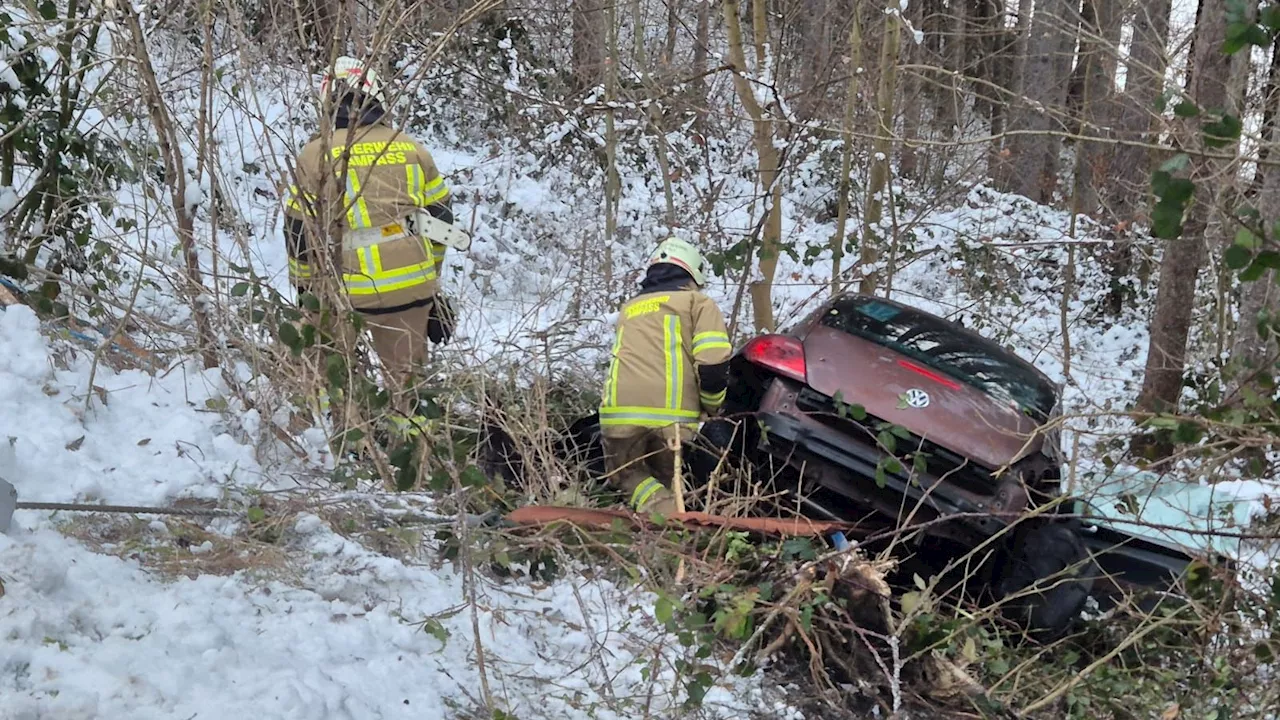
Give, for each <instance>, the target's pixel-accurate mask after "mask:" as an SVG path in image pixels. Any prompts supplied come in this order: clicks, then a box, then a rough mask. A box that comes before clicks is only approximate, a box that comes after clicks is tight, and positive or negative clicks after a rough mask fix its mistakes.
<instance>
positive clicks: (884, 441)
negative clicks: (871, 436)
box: [876, 430, 898, 454]
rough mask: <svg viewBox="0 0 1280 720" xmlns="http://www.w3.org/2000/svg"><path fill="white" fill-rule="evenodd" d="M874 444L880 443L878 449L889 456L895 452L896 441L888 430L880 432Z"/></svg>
mask: <svg viewBox="0 0 1280 720" xmlns="http://www.w3.org/2000/svg"><path fill="white" fill-rule="evenodd" d="M876 442H878V443H880V447H882V448H884V451H885V452H887V453H889V454H893V453H894V452H896V451H897V447H898V441H897V439H896V438H894V437H893V433H891V432H889V431H888V430H881V431H880V432H879V433H877V434H876Z"/></svg>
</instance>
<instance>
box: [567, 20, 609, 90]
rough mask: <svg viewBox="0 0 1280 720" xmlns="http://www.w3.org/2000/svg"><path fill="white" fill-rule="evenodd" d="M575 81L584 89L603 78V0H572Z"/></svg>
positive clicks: (597, 83) (576, 85)
mask: <svg viewBox="0 0 1280 720" xmlns="http://www.w3.org/2000/svg"><path fill="white" fill-rule="evenodd" d="M572 7H573V58H572V63H573V85H574V90H575V91H577V92H582V91H584V90H587V89H589V88H593V87H595V86H597V85H599V84H600V83H601V82H602V81H603V79H604V46H605V37H604V34H605V21H604V8H603V7H602V6H601V3H600V0H573V6H572Z"/></svg>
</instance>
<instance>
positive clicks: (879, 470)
mask: <svg viewBox="0 0 1280 720" xmlns="http://www.w3.org/2000/svg"><path fill="white" fill-rule="evenodd" d="M888 484H889V476H888V475H886V474H885V472H884V465H883V464H881V463H876V487H878V488H883V487H884V486H886V485H888Z"/></svg>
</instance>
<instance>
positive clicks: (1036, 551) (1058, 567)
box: [993, 522, 1098, 642]
mask: <svg viewBox="0 0 1280 720" xmlns="http://www.w3.org/2000/svg"><path fill="white" fill-rule="evenodd" d="M1097 574H1098V569H1097V565H1095V564H1094V562H1093V560H1092V559H1091V558H1090V557H1089V553H1088V550H1087V549H1086V548H1085V545H1084V542H1083V541H1082V540H1081V538H1080V535H1079V533H1078V532H1077V530H1076V528H1075V527H1074V526H1073V525H1072V524H1070V523H1066V522H1049V523H1043V524H1036V525H1033V526H1031V527H1029V528H1027V529H1025V530H1020V531H1017V532H1016V533H1015V534H1014V536H1013V542H1012V543H1011V546H1010V548H1009V549H1008V551H1007V552H1006V553H1004V558H1003V562H1002V563H1001V564H1000V566H999V567H997V568H996V577H995V583H994V587H993V590H994V591H995V595H996V599H998V600H1001V601H1002V608H1003V610H1004V613H1005V615H1006V617H1009V618H1010V619H1011V620H1013V621H1015V622H1017V623H1018V624H1020V625H1021V626H1022V628H1023V629H1024V630H1026V631H1027V632H1028V633H1029V634H1030V635H1031V636H1032V637H1033V638H1034V639H1036V640H1039V641H1041V642H1044V641H1049V640H1054V639H1057V638H1059V637H1061V636H1062V635H1064V634H1065V633H1066V632H1067V631H1068V630H1069V629H1070V628H1071V624H1072V622H1074V620H1075V619H1076V618H1077V617H1079V615H1080V611H1081V610H1083V609H1084V604H1085V601H1086V600H1087V599H1088V597H1089V593H1090V592H1091V591H1092V590H1093V581H1094V578H1095V577H1096V576H1097ZM1037 584H1040V585H1042V586H1043V588H1044V589H1043V590H1039V591H1030V592H1025V593H1024V591H1027V590H1028V588H1033V587H1034V586H1036V585H1037Z"/></svg>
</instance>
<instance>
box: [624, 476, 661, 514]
mask: <svg viewBox="0 0 1280 720" xmlns="http://www.w3.org/2000/svg"><path fill="white" fill-rule="evenodd" d="M665 489H666V487H665V486H664V485H663V484H662V483H660V482H658V480H657V478H655V477H653V476H652V475H650V476H649V477H647V478H645V479H644V480H641V481H640V484H639V485H637V486H636V489H635V490H633V491H632V492H631V507H633V508H635V509H636V510H639V509H640V508H643V507H644V506H645V503H647V502H649V500H651V499H652V498H653V496H654V495H655V494H657V492H658V491H659V490H665Z"/></svg>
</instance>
